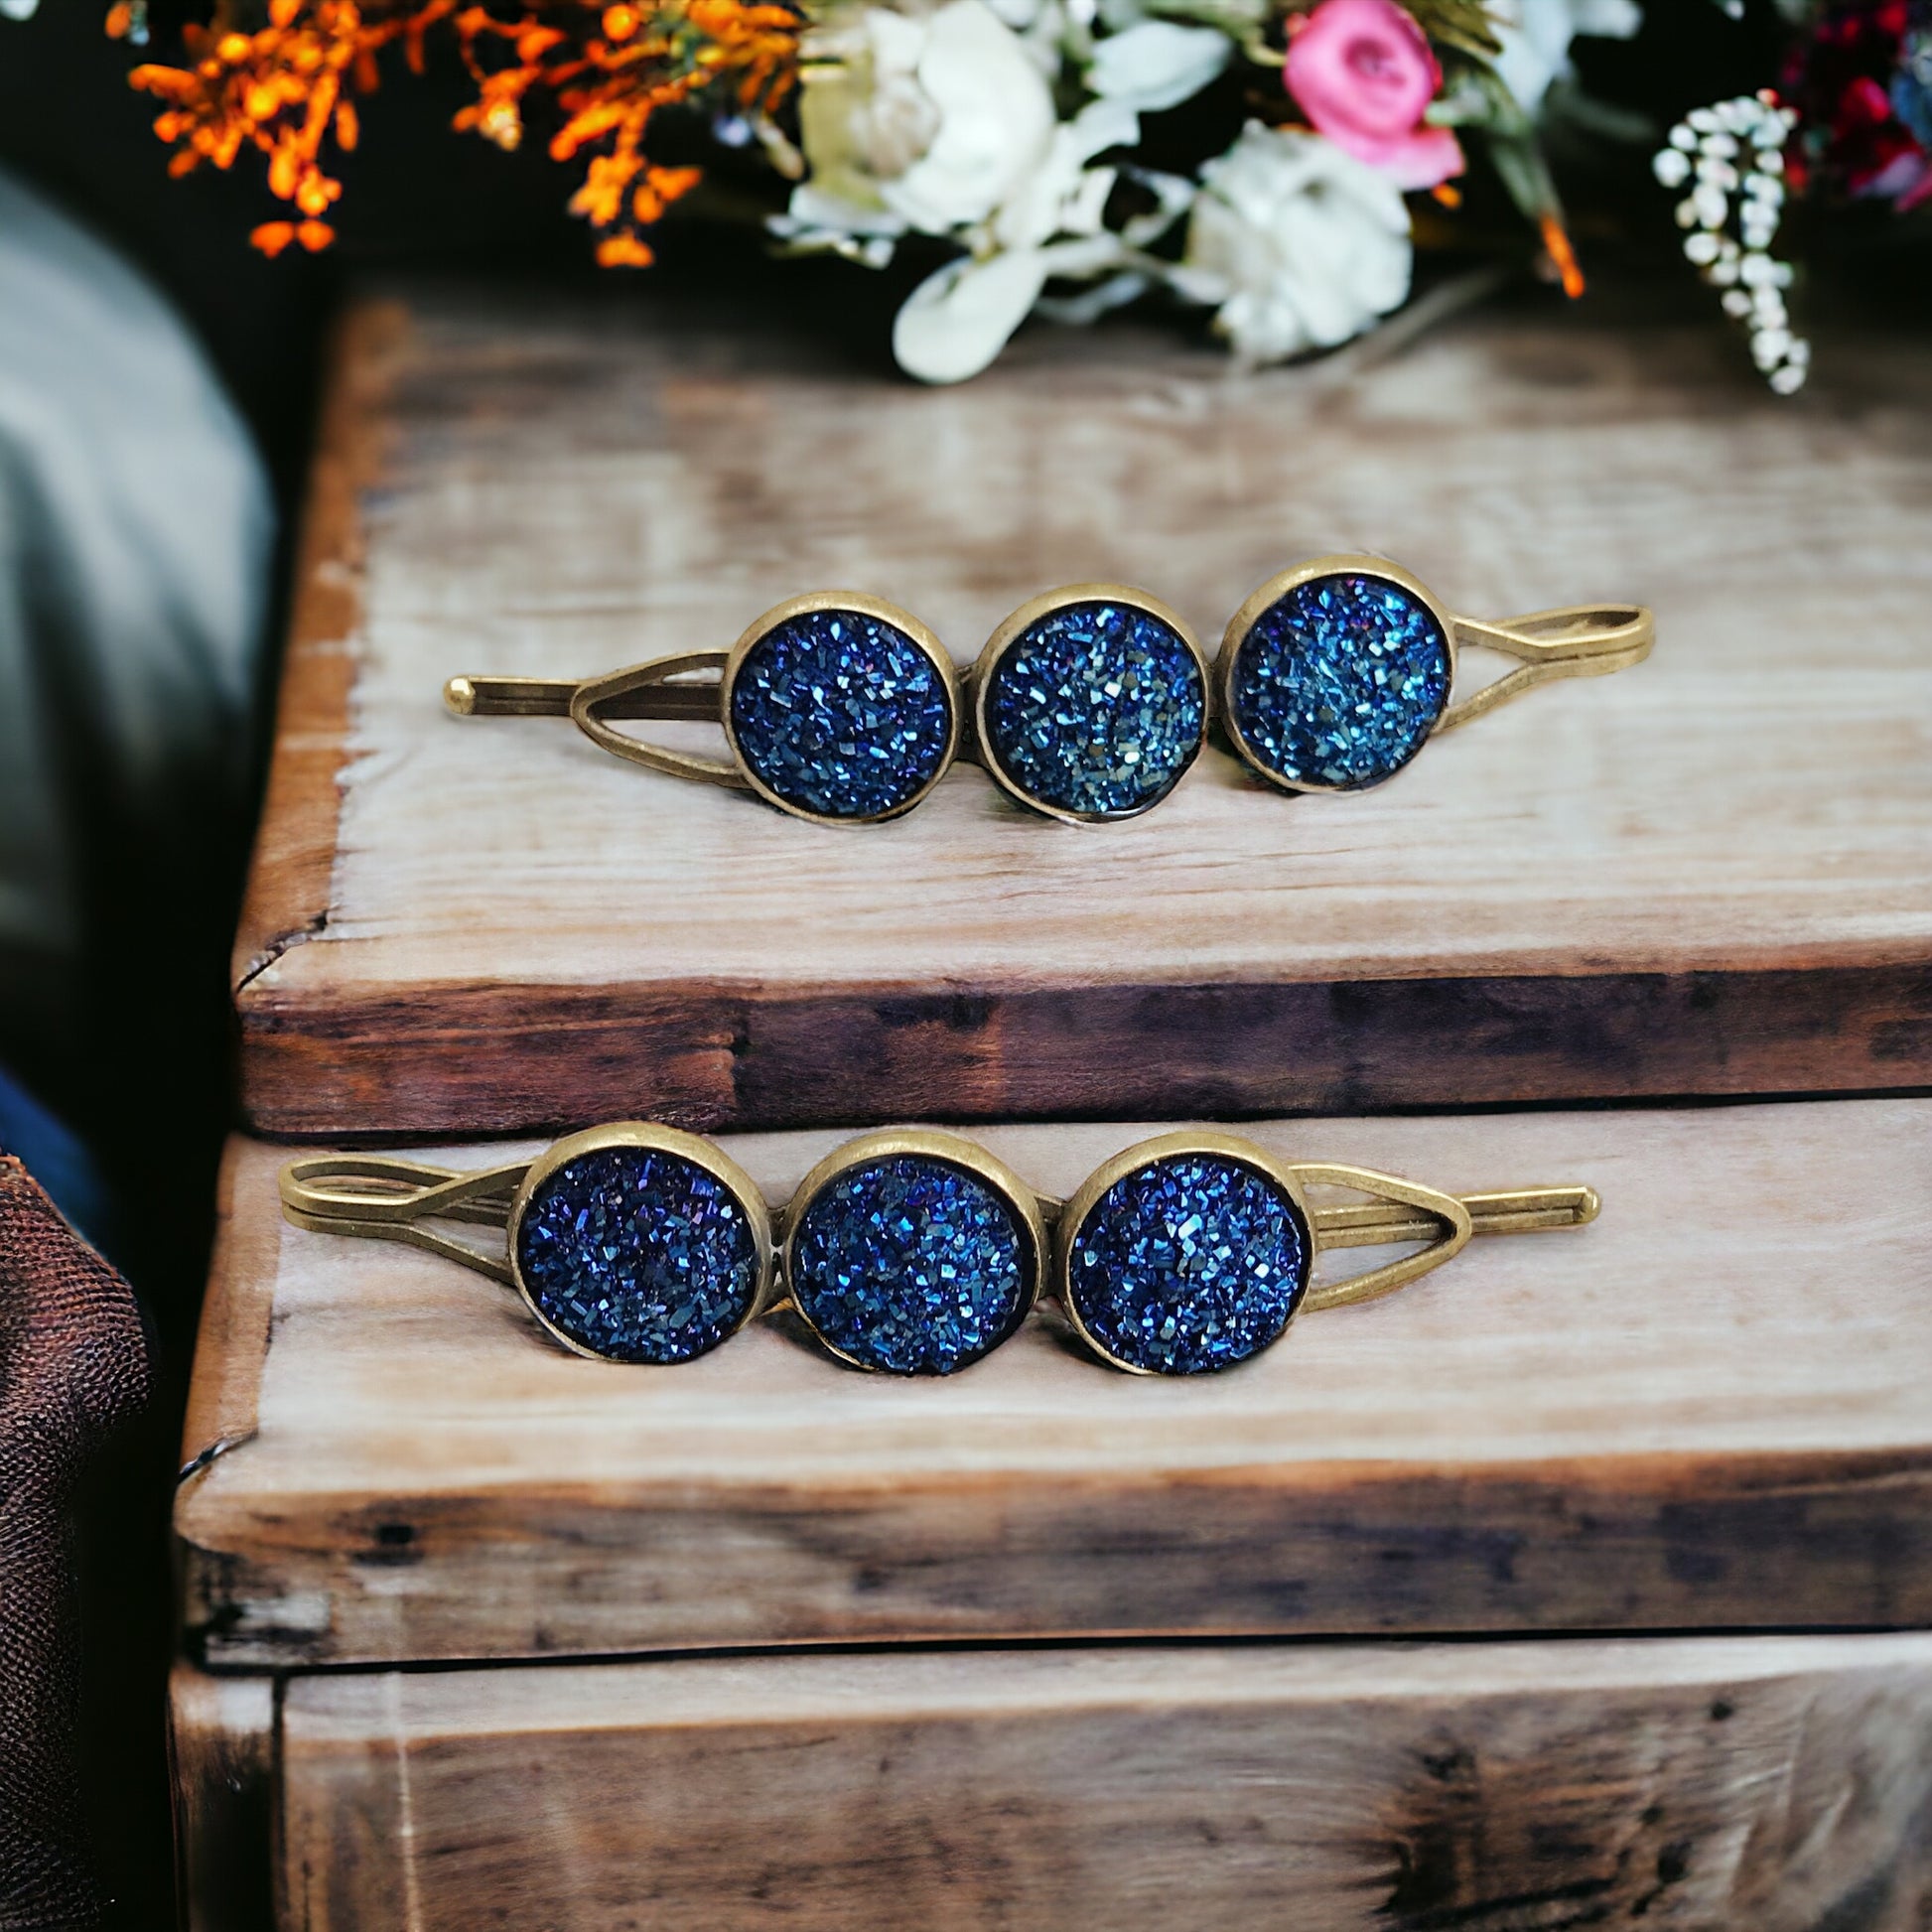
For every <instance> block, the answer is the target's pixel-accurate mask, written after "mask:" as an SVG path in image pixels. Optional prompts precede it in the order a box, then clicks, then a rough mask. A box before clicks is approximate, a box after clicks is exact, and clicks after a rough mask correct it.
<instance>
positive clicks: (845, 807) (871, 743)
mask: <svg viewBox="0 0 1932 1932" xmlns="http://www.w3.org/2000/svg"><path fill="white" fill-rule="evenodd" d="M952 706H953V694H952V684H951V681H950V680H949V679H948V678H947V676H946V674H945V673H944V672H943V671H942V670H940V668H939V666H938V665H936V664H935V663H934V662H933V661H932V659H931V658H930V657H928V656H927V655H926V654H925V652H924V651H922V650H921V649H920V648H919V647H918V645H917V644H915V643H914V642H913V641H912V639H911V638H910V637H908V636H907V635H906V634H905V633H904V631H902V630H899V629H897V627H895V626H894V625H892V624H890V623H886V622H884V621H881V620H880V619H878V618H871V617H867V616H866V615H865V614H864V613H863V612H861V611H807V612H805V613H804V614H803V615H802V616H799V617H795V618H787V619H785V621H783V622H782V623H775V624H773V625H772V626H771V628H770V629H769V630H767V631H766V632H765V633H764V635H763V636H761V637H760V638H759V640H758V642H757V643H755V644H754V645H753V646H752V648H751V649H750V650H749V651H747V652H746V654H745V657H744V659H743V661H742V662H741V663H740V664H739V667H738V675H737V679H736V681H735V682H734V683H733V686H732V734H733V736H734V737H735V738H736V739H737V741H738V749H739V752H740V754H741V755H742V756H743V758H744V759H745V762H746V763H747V764H748V765H750V766H751V768H752V770H753V772H754V773H755V774H756V775H757V776H758V777H759V779H760V780H761V781H762V782H763V783H764V784H766V785H768V786H769V787H770V789H771V790H772V791H774V792H775V793H776V794H777V795H778V796H779V797H780V798H782V799H783V800H784V801H785V803H786V804H787V805H793V806H796V807H797V808H798V809H800V810H801V811H807V812H816V813H817V814H818V815H819V816H820V817H821V818H877V817H879V816H880V814H881V813H884V812H890V811H892V810H894V809H895V808H896V807H897V806H899V805H903V804H904V803H905V802H906V800H907V799H909V798H912V797H914V796H916V794H917V793H918V792H919V791H920V790H922V789H923V788H924V786H925V785H926V784H927V783H928V782H929V781H930V779H931V778H932V777H933V775H934V773H936V772H937V771H938V769H939V766H940V762H941V760H942V759H944V758H945V756H946V740H947V737H948V735H949V733H950V732H951V729H952Z"/></svg>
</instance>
